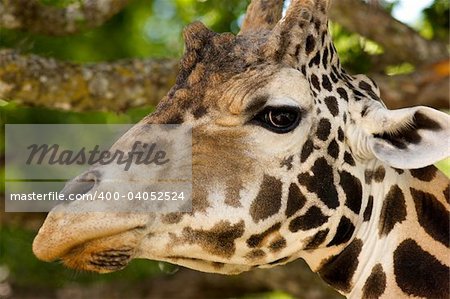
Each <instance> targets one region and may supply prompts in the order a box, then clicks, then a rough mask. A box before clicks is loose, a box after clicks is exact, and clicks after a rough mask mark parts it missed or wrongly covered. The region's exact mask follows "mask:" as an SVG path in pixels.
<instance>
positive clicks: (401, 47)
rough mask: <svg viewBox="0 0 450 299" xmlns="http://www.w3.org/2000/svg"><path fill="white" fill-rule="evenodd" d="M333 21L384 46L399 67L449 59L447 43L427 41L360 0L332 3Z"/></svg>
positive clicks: (378, 9) (377, 8)
mask: <svg viewBox="0 0 450 299" xmlns="http://www.w3.org/2000/svg"><path fill="white" fill-rule="evenodd" d="M331 18H332V19H333V20H334V21H336V22H337V23H339V24H341V25H342V26H344V27H345V28H346V29H348V30H349V31H352V32H357V33H359V34H360V35H362V36H365V37H367V38H369V39H371V40H374V41H376V42H377V43H379V44H380V45H382V46H383V47H384V48H385V49H386V52H388V53H389V55H390V56H392V57H395V58H396V60H397V61H398V63H401V62H405V61H407V62H410V63H412V64H414V65H423V64H428V63H433V62H436V61H439V60H442V59H446V58H447V57H448V56H449V54H448V50H447V46H446V45H445V44H444V43H441V42H439V41H433V40H426V39H424V38H423V37H422V36H420V35H419V34H418V33H417V32H416V31H414V30H413V29H411V28H410V27H408V26H407V25H405V24H403V23H401V22H399V21H397V20H396V19H394V18H393V17H392V16H391V15H390V14H389V13H388V12H386V11H385V10H383V9H381V8H380V7H378V6H375V5H370V4H366V3H364V2H363V1H361V0H338V1H333V7H332V9H331Z"/></svg>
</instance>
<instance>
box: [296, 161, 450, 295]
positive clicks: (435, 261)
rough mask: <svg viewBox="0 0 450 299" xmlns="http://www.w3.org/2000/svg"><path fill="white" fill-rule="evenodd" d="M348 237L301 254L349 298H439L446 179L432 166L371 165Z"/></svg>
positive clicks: (444, 263) (444, 266) (444, 284)
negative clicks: (337, 245) (357, 212)
mask: <svg viewBox="0 0 450 299" xmlns="http://www.w3.org/2000/svg"><path fill="white" fill-rule="evenodd" d="M364 180H365V188H364V191H363V203H362V209H361V213H360V214H359V215H358V218H357V219H356V222H357V223H355V225H356V227H357V229H356V230H355V232H354V233H353V236H352V238H351V240H350V241H349V242H348V243H347V244H345V245H343V246H341V247H335V248H322V249H317V250H315V251H314V252H312V253H306V255H305V256H304V258H305V260H306V261H307V262H308V264H309V265H310V267H311V268H312V270H313V271H315V272H318V273H319V275H320V276H321V277H322V278H323V279H324V280H325V281H326V282H327V283H329V284H330V285H331V286H333V287H334V288H336V289H337V290H338V291H340V292H341V293H343V294H345V295H347V296H348V297H349V298H378V297H380V296H381V297H386V298H401V297H405V296H407V295H409V296H411V295H412V296H418V297H433V298H444V297H445V296H447V295H448V293H449V281H448V277H449V268H448V266H449V261H450V256H448V246H449V223H450V217H449V201H448V198H449V194H448V193H449V179H448V178H447V177H446V176H445V175H443V174H442V173H441V172H440V171H438V170H437V169H436V168H435V167H434V166H430V167H426V168H423V169H420V170H411V171H410V170H396V169H393V168H390V167H388V166H386V167H385V166H383V165H373V167H372V168H371V169H369V170H366V171H365V174H364Z"/></svg>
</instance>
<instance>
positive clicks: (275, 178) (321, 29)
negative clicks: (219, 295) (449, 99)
mask: <svg viewBox="0 0 450 299" xmlns="http://www.w3.org/2000/svg"><path fill="white" fill-rule="evenodd" d="M281 4H282V1H281V0H273V1H269V0H253V1H252V4H251V6H250V8H249V15H248V16H247V18H246V21H245V22H244V26H243V28H242V31H241V33H240V34H239V35H237V36H234V35H232V34H218V33H214V32H212V31H210V30H209V29H207V28H206V27H205V26H204V25H202V24H201V23H194V24H192V25H190V26H188V27H187V29H186V30H185V32H184V38H185V41H186V51H185V54H184V56H183V58H182V60H181V64H180V73H179V75H178V77H177V81H176V84H175V86H174V87H173V88H172V89H171V90H170V92H169V93H168V95H167V96H166V97H165V98H163V99H162V100H161V102H160V103H159V105H158V106H157V108H156V111H155V112H154V113H153V114H151V115H149V116H147V117H145V118H144V119H143V120H142V121H141V123H144V124H168V123H176V124H182V123H187V124H189V125H191V126H192V127H193V136H192V138H193V147H192V161H193V166H192V173H193V203H192V204H193V210H192V212H191V213H170V214H162V215H161V214H155V213H149V214H142V213H137V214H133V213H103V214H102V213H86V214H83V215H79V214H71V213H69V212H68V211H69V210H70V204H69V205H65V206H63V207H58V208H57V209H55V210H54V211H52V212H50V214H49V215H48V217H47V220H46V222H45V223H44V225H43V226H42V228H41V229H40V231H39V234H38V235H37V237H36V239H35V241H34V244H33V250H34V253H35V254H36V255H37V256H38V257H39V258H40V259H42V260H47V261H50V260H54V259H62V260H63V261H64V263H65V264H66V265H68V266H70V267H75V268H78V269H86V270H92V271H97V272H109V271H114V270H119V269H121V268H123V267H125V266H126V264H127V263H128V262H129V261H130V260H131V259H132V258H148V259H152V260H159V261H168V262H171V263H174V264H179V265H183V266H186V267H189V268H193V269H197V270H200V271H205V272H218V273H224V274H236V273H240V272H243V271H247V270H250V269H252V268H255V267H272V266H275V265H281V264H285V263H287V262H290V261H293V260H295V259H297V258H303V259H305V260H306V261H307V263H308V264H309V266H310V267H311V269H312V270H313V271H315V272H318V273H319V274H320V276H321V277H322V278H323V279H324V280H325V281H326V282H327V283H329V284H330V285H331V286H333V287H334V288H335V289H336V290H338V291H339V292H341V293H342V294H345V295H347V296H349V297H352V298H359V297H364V298H378V297H382V298H401V297H429V298H444V297H448V295H449V280H448V277H449V265H450V260H449V259H448V256H449V253H450V251H449V225H448V224H449V206H450V203H449V179H448V178H447V177H445V176H444V175H443V174H442V173H441V172H440V171H438V170H437V169H436V168H435V167H434V166H432V164H433V163H435V162H437V161H439V160H441V159H444V158H446V157H448V156H449V155H450V150H449V147H448V141H449V140H450V117H449V116H448V115H446V114H445V113H442V112H439V111H437V110H433V109H431V108H426V107H413V108H405V109H399V110H389V109H387V108H386V107H385V106H384V104H383V103H382V101H381V99H380V93H379V90H378V88H377V86H376V84H375V83H374V82H373V81H371V80H370V79H369V78H367V77H365V76H362V75H358V76H351V75H349V74H348V73H346V72H345V71H344V70H343V69H342V67H341V64H340V62H339V58H338V55H337V53H336V50H335V48H334V46H333V43H332V41H331V38H330V36H329V34H328V19H327V13H328V10H329V6H330V4H329V1H327V0H292V1H291V4H290V7H289V8H288V10H287V13H286V16H285V17H284V18H283V19H281V20H279V19H280V16H281V8H280V7H279V5H281ZM251 20H253V21H251ZM254 20H258V22H259V23H257V24H256V25H255V22H256V21H254ZM124 144H125V143H124ZM116 145H117V146H119V147H120V145H121V140H119V141H118V142H117V144H116ZM123 146H125V145H123ZM96 174H97V176H98V178H97V179H96V184H95V185H94V186H93V188H92V189H91V190H90V191H88V192H93V191H94V190H101V189H102V176H104V175H105V170H104V169H103V170H102V168H101V167H99V168H97V169H96ZM108 254H109V255H108ZM118 256H120V257H121V258H120V260H118V259H117V257H118Z"/></svg>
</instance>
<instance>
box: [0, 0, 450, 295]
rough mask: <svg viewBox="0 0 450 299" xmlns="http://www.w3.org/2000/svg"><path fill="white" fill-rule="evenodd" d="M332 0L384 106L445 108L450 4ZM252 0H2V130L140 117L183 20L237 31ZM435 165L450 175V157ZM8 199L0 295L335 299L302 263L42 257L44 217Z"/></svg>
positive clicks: (170, 70) (347, 47)
mask: <svg viewBox="0 0 450 299" xmlns="http://www.w3.org/2000/svg"><path fill="white" fill-rule="evenodd" d="M335 2H336V3H335V4H334V6H333V8H332V16H331V17H332V21H333V22H332V25H331V29H332V34H333V36H334V42H335V45H336V48H337V49H338V52H339V55H340V57H341V60H342V63H343V65H344V67H345V68H346V69H347V71H349V72H350V73H352V74H356V73H366V74H368V75H369V76H370V77H372V78H373V79H374V80H375V81H376V82H377V83H378V84H379V85H380V88H381V91H382V99H383V100H385V102H386V104H387V106H388V107H389V108H399V107H405V106H412V105H427V106H431V107H434V108H438V109H441V110H443V111H447V112H448V111H449V73H450V71H449V68H450V66H449V44H448V43H449V12H450V11H449V6H450V5H449V1H448V0H420V1H412V0H390V1H384V0H367V1H362V0H339V1H337V0H335ZM89 3H90V4H89ZM92 3H94V4H92ZM95 3H97V4H95ZM102 3H103V4H102ZM104 3H113V4H112V5H109V6H108V5H106V6H105V7H102V5H105V4H104ZM248 3H249V0H226V1H225V0H114V1H95V0H91V1H85V0H0V117H1V119H0V122H1V125H2V130H1V132H0V134H3V133H4V124H6V123H8V124H17V123H42V124H48V123H100V124H102V123H136V122H137V121H139V120H140V119H141V118H142V117H143V116H145V115H146V114H148V113H150V112H151V111H152V110H153V109H154V107H155V105H156V104H157V102H158V100H159V99H160V98H161V97H162V96H164V94H165V93H166V92H167V91H168V89H169V88H170V86H171V85H172V84H173V83H174V80H175V76H176V70H177V61H178V59H179V58H180V57H181V55H182V52H183V41H182V39H181V32H182V29H183V27H184V26H185V25H187V24H189V23H191V22H193V21H195V20H200V21H202V22H203V23H205V24H206V25H207V26H209V27H210V28H212V29H213V30H215V31H216V32H227V31H230V32H233V33H237V32H239V28H240V24H241V22H242V20H243V15H244V13H245V9H246V7H247V5H248ZM89 5H91V6H92V7H89ZM83 7H84V8H83ZM86 7H87V8H86ZM74 138H77V137H76V136H74ZM3 140H4V139H3V136H1V139H0V149H1V152H0V155H2V154H1V153H3V152H4V144H3ZM3 165H4V159H3V158H2V159H0V167H1V168H2V171H1V176H2V182H4V177H3V175H4V172H3ZM438 167H439V168H440V169H442V170H443V171H444V172H446V173H447V175H449V176H450V162H449V160H446V161H442V162H440V163H438ZM1 185H2V186H1V187H0V188H3V184H1ZM3 191H4V190H3V189H0V194H3ZM2 197H4V196H3V195H0V198H1V199H2ZM3 204H4V203H3V200H0V217H1V218H0V220H1V221H0V226H1V227H0V298H277V299H284V298H286V299H287V298H340V296H339V295H338V294H337V293H336V292H334V291H333V290H331V289H330V288H328V287H327V286H325V285H324V284H323V283H322V282H321V281H320V279H318V277H317V275H315V274H312V273H310V271H309V270H308V268H307V266H305V264H304V263H303V262H302V261H298V262H295V263H291V264H289V265H287V266H284V267H278V268H274V269H270V270H256V271H253V272H251V273H246V274H243V275H239V276H233V277H226V276H220V275H213V274H204V273H199V272H195V271H191V270H188V269H181V268H178V267H176V266H172V265H169V264H165V263H157V262H153V261H148V260H136V261H133V262H132V263H131V264H130V266H128V267H127V268H126V269H125V270H123V271H120V272H117V273H113V274H104V275H99V274H94V273H80V272H76V271H73V270H69V269H66V268H64V267H63V266H62V265H61V264H59V263H43V262H40V261H38V260H37V259H36V258H35V257H34V256H33V254H32V252H31V243H32V240H33V237H34V235H35V234H36V231H37V229H38V228H39V226H40V225H41V223H42V222H43V219H44V218H45V213H4V212H3V211H4V208H3Z"/></svg>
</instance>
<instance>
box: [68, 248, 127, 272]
mask: <svg viewBox="0 0 450 299" xmlns="http://www.w3.org/2000/svg"><path fill="white" fill-rule="evenodd" d="M82 247H86V246H85V245H83V246H80V247H77V248H74V249H72V250H71V251H70V252H69V253H68V254H66V255H64V256H63V257H62V258H61V260H62V262H63V264H64V265H65V266H67V267H69V268H73V269H77V270H84V271H91V272H98V273H110V272H115V271H119V270H122V269H123V268H125V267H126V266H127V265H128V264H129V263H130V261H131V260H132V259H133V256H134V251H135V250H134V249H133V248H131V247H122V248H114V249H105V250H101V251H93V252H89V253H86V252H85V251H86V248H82ZM88 251H89V250H88Z"/></svg>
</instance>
